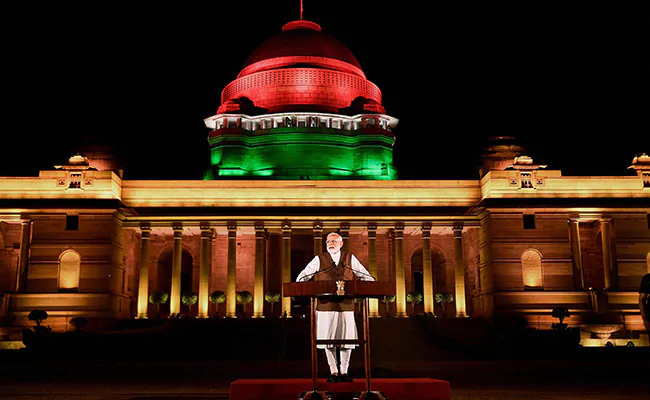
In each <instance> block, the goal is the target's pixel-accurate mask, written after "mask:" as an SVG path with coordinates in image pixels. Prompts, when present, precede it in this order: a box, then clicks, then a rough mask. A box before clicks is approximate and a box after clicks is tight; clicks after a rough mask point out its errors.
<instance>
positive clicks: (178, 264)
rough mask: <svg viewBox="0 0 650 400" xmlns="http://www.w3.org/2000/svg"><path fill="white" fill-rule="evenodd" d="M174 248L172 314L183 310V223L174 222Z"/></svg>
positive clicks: (170, 302) (170, 310) (170, 308)
mask: <svg viewBox="0 0 650 400" xmlns="http://www.w3.org/2000/svg"><path fill="white" fill-rule="evenodd" d="M173 230H174V248H173V253H172V288H171V294H170V295H169V297H170V299H169V312H170V314H179V313H180V312H181V269H182V267H183V225H181V224H180V223H178V224H174V226H173Z"/></svg>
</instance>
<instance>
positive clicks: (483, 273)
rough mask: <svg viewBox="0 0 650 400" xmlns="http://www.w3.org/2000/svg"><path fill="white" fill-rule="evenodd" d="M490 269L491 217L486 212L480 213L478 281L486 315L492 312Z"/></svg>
mask: <svg viewBox="0 0 650 400" xmlns="http://www.w3.org/2000/svg"><path fill="white" fill-rule="evenodd" d="M492 269H493V266H492V219H491V218H490V215H489V214H488V213H482V214H481V227H480V229H479V282H480V299H481V313H482V314H483V315H486V316H489V315H493V313H494V273H493V271H492ZM475 311H476V310H475Z"/></svg>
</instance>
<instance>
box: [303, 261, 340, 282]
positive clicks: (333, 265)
mask: <svg viewBox="0 0 650 400" xmlns="http://www.w3.org/2000/svg"><path fill="white" fill-rule="evenodd" d="M335 267H336V263H335V262H333V261H332V265H330V266H329V267H327V268H325V269H319V270H318V271H316V272H314V273H312V274H309V275H305V276H303V277H302V279H301V280H300V281H299V282H305V281H308V280H310V279H311V278H312V277H313V276H314V275H316V274H320V273H321V272H326V271H329V270H330V269H333V268H335Z"/></svg>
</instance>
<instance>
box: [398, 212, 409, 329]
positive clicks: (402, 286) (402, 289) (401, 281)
mask: <svg viewBox="0 0 650 400" xmlns="http://www.w3.org/2000/svg"><path fill="white" fill-rule="evenodd" d="M404 275H405V274H404V225H402V224H397V225H395V309H396V310H397V315H396V316H397V317H398V318H404V317H407V314H406V279H405V276H404Z"/></svg>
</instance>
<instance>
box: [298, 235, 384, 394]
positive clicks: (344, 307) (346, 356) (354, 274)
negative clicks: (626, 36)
mask: <svg viewBox="0 0 650 400" xmlns="http://www.w3.org/2000/svg"><path fill="white" fill-rule="evenodd" d="M325 243H326V247H327V251H326V252H323V253H321V254H319V255H317V256H315V257H314V258H313V259H312V260H311V261H310V262H309V264H307V266H306V267H305V269H303V270H302V271H301V272H300V274H298V278H296V282H304V281H308V280H310V279H313V280H332V281H351V280H354V279H360V280H364V281H374V280H375V278H374V277H373V276H372V275H370V273H369V272H368V270H366V268H365V267H364V266H363V264H361V262H360V261H359V259H357V258H356V257H355V256H354V254H352V253H347V252H342V251H341V247H343V238H342V237H341V235H339V234H338V233H336V232H332V233H330V234H328V235H327V240H326V242H325ZM357 338H358V336H357V325H356V322H355V320H354V300H353V299H350V298H345V299H342V300H322V299H318V301H317V304H316V339H317V340H334V339H336V340H341V339H344V340H354V339H357ZM356 346H357V345H355V344H344V345H330V344H328V345H324V344H323V345H321V344H319V345H318V346H317V347H318V348H319V349H325V355H326V356H327V363H328V365H329V367H330V376H329V377H328V379H327V381H328V382H351V381H352V378H350V377H349V376H348V368H349V366H350V355H351V353H352V349H354V348H355V347H356ZM336 347H339V351H340V358H341V359H340V369H339V360H338V358H337V355H336Z"/></svg>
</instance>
